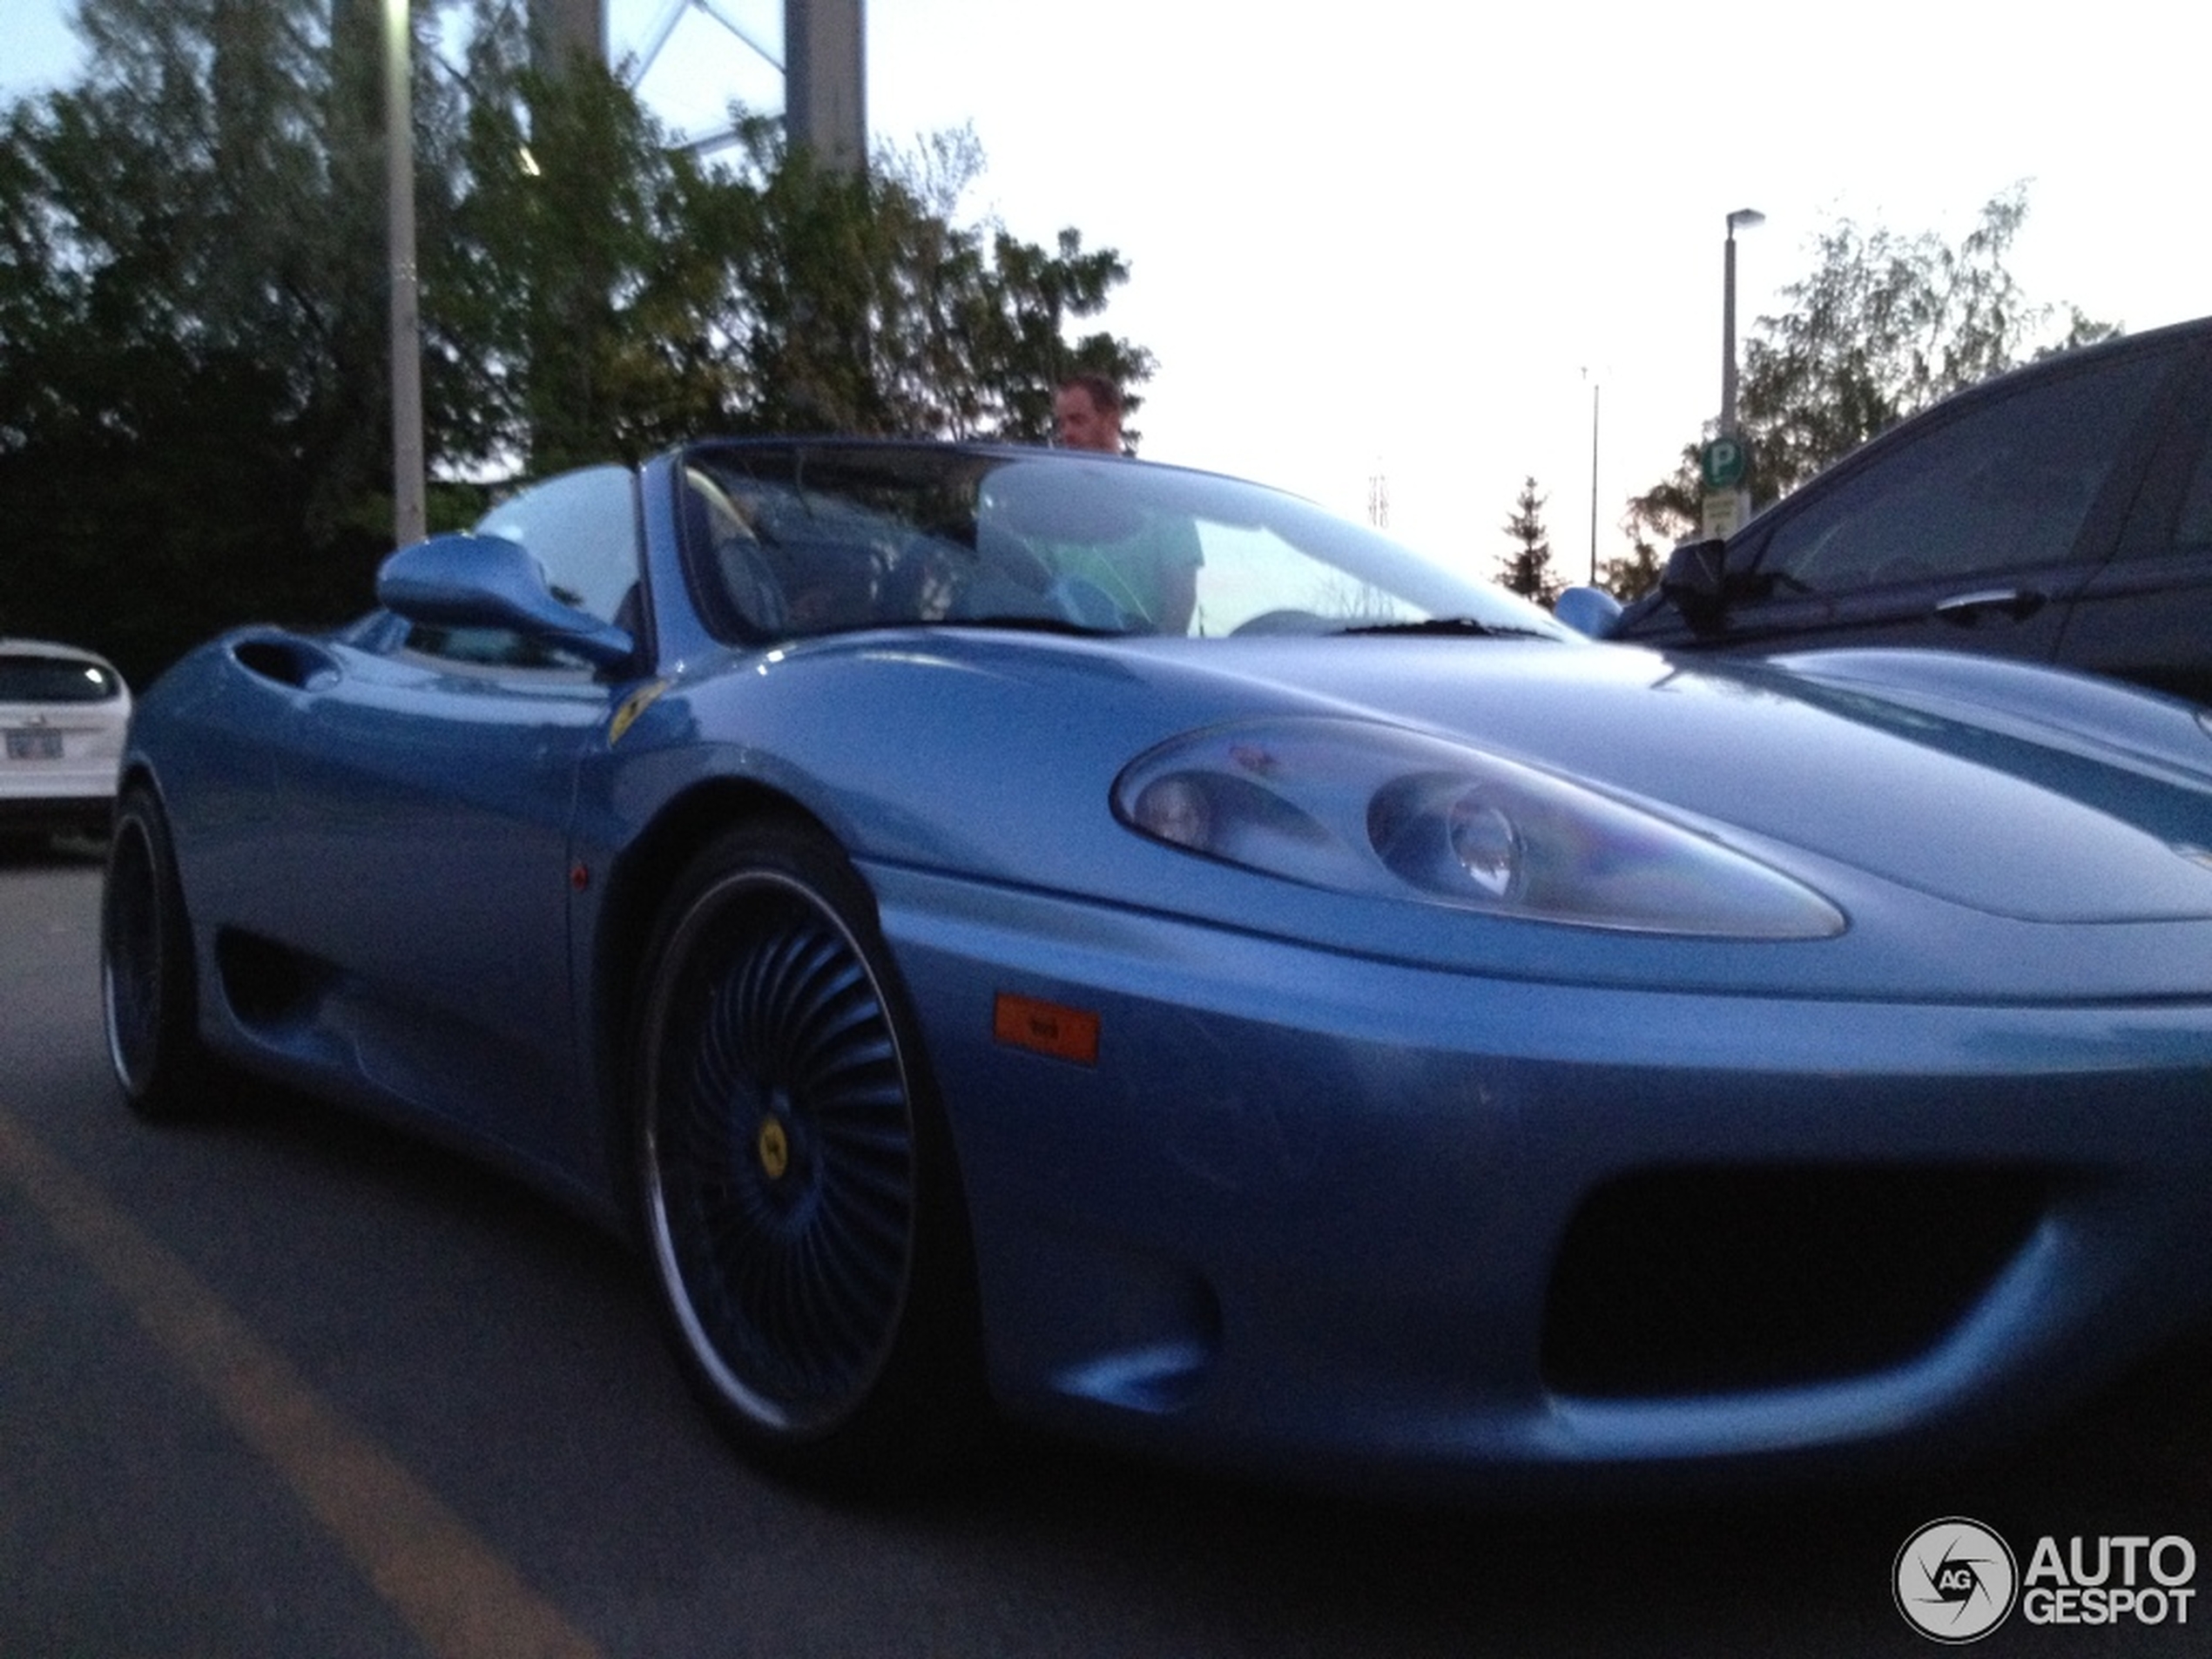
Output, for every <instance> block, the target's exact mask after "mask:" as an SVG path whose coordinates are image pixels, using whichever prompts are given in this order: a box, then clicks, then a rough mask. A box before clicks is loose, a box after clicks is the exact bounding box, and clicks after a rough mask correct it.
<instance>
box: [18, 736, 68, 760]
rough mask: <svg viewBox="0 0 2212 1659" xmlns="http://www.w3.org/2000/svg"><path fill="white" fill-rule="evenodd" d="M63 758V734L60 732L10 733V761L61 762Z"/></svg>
mask: <svg viewBox="0 0 2212 1659" xmlns="http://www.w3.org/2000/svg"><path fill="white" fill-rule="evenodd" d="M61 758H62V734H61V733H60V732H36V731H34V732H10V733H8V759H10V760H59V759H61Z"/></svg>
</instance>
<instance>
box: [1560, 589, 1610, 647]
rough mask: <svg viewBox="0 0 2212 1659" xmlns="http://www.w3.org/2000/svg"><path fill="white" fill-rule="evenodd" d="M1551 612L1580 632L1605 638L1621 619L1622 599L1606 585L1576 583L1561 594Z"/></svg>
mask: <svg viewBox="0 0 2212 1659" xmlns="http://www.w3.org/2000/svg"><path fill="white" fill-rule="evenodd" d="M1552 615H1553V616H1554V617H1558V618H1559V620H1560V621H1561V622H1563V623H1565V624H1567V625H1568V627H1569V628H1572V629H1573V630H1574V631H1575V632H1576V633H1578V634H1586V635H1588V637H1590V638H1592V639H1604V638H1607V637H1609V636H1610V635H1611V634H1612V632H1613V626H1614V624H1615V623H1617V622H1619V621H1620V620H1621V602H1620V601H1619V600H1618V599H1616V598H1615V597H1613V596H1612V595H1611V594H1609V593H1608V592H1607V591H1606V590H1604V589H1603V588H1591V587H1584V586H1581V585H1577V586H1575V587H1572V588H1569V589H1568V590H1567V591H1566V592H1564V593H1562V594H1561V595H1560V596H1559V601H1558V603H1557V604H1554V605H1553V606H1552Z"/></svg>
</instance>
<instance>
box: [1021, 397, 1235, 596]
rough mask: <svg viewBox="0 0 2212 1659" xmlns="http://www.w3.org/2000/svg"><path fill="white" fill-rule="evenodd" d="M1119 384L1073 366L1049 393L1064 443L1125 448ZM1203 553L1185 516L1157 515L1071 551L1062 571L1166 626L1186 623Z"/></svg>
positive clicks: (1116, 451)
mask: <svg viewBox="0 0 2212 1659" xmlns="http://www.w3.org/2000/svg"><path fill="white" fill-rule="evenodd" d="M1122 407H1123V405H1122V392H1121V388H1119V387H1117V386H1116V385H1115V384H1114V382H1113V381H1109V380H1108V379H1107V378H1106V377H1105V376H1104V375H1103V374H1070V375H1069V376H1068V378H1067V379H1065V380H1063V381H1061V382H1060V386H1059V388H1058V390H1057V391H1055V393H1054V395H1053V399H1052V424H1053V430H1054V433H1055V435H1056V436H1057V438H1058V441H1059V444H1060V447H1061V448H1063V449H1089V450H1094V451H1096V453H1098V454H1100V455H1125V454H1127V453H1128V449H1127V447H1126V445H1125V444H1124V443H1123V439H1122ZM1203 563H1205V556H1204V553H1203V552H1201V551H1200V550H1199V547H1198V535H1197V529H1196V528H1195V527H1193V526H1192V525H1191V524H1190V523H1189V522H1188V521H1185V520H1176V521H1172V522H1170V521H1165V520H1163V521H1159V522H1156V523H1153V524H1151V525H1149V526H1148V527H1146V528H1145V529H1143V530H1141V531H1139V532H1138V533H1137V534H1136V536H1131V537H1130V539H1129V540H1128V541H1126V542H1120V543H1113V544H1111V545H1109V546H1106V547H1101V548H1096V549H1092V550H1084V551H1083V552H1082V554H1081V555H1079V556H1078V555H1075V554H1074V553H1073V552H1072V551H1071V552H1070V553H1069V555H1067V556H1063V557H1062V559H1061V561H1060V569H1061V572H1062V574H1063V575H1067V576H1076V577H1082V578H1084V579H1085V580H1087V581H1089V582H1091V583H1094V584H1095V585H1096V586H1097V587H1099V588H1100V589H1102V590H1104V591H1105V593H1106V594H1107V595H1108V597H1110V598H1112V599H1113V601H1114V602H1115V603H1116V604H1117V605H1119V606H1120V607H1121V608H1122V609H1123V610H1124V611H1129V612H1133V613H1134V615H1133V616H1132V618H1131V619H1132V620H1136V619H1137V618H1139V617H1141V618H1142V619H1143V621H1144V622H1146V623H1148V624H1150V625H1151V626H1152V627H1153V628H1154V629H1156V630H1157V631H1159V632H1161V633H1163V634H1186V633H1188V632H1190V617H1191V613H1192V612H1193V611H1195V610H1197V604H1198V567H1199V566H1200V565H1201V564H1203Z"/></svg>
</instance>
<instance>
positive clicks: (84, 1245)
mask: <svg viewBox="0 0 2212 1659" xmlns="http://www.w3.org/2000/svg"><path fill="white" fill-rule="evenodd" d="M0 1177H5V1178H7V1179H9V1180H10V1181H12V1182H13V1183H14V1184H15V1185H16V1186H17V1187H18V1188H19V1189H21V1190H22V1192H23V1193H24V1197H27V1198H29V1199H30V1202H31V1204H33V1205H34V1206H36V1207H37V1210H38V1211H40V1213H41V1214H43V1215H44V1217H45V1218H46V1220H47V1222H48V1223H49V1224H50V1225H51V1226H52V1228H53V1230H54V1231H55V1233H56V1234H57V1236H58V1237H59V1238H61V1239H62V1240H63V1241H64V1243H66V1244H68V1245H69V1246H70V1247H71V1249H73V1250H74V1251H76V1252H77V1253H78V1255H79V1256H81V1257H82V1258H84V1260H85V1262H86V1263H87V1264H90V1265H91V1268H92V1270H93V1271H95V1272H96V1273H98V1275H99V1276H100V1278H102V1279H104V1280H105V1281H106V1283H107V1285H109V1287H110V1288H111V1289H112V1290H113V1291H115V1292H116V1293H117V1294H118V1295H119V1296H120V1297H121V1298H123V1300H124V1301H125V1303H126V1304H128V1305H129V1307H130V1309H131V1312H132V1315H133V1316H134V1317H135V1318H137V1319H138V1323H139V1324H140V1325H143V1326H144V1327H145V1330H146V1331H147V1332H148V1333H149V1334H151V1335H152V1338H153V1339H154V1340H155V1341H156V1342H157V1343H158V1344H159V1345H160V1346H161V1347H162V1348H163V1349H164V1350H165V1351H166V1352H167V1353H168V1355H169V1357H170V1358H171V1359H172V1360H174V1361H175V1362H176V1363H177V1364H178V1366H180V1367H181V1368H182V1369H183V1371H184V1372H185V1374H186V1375H187V1376H188V1377H190V1378H191V1379H192V1381H193V1382H194V1383H195V1384H197V1385H198V1386H199V1388H200V1389H201V1390H202V1391H203V1392H205V1393H206V1394H207V1395H208V1396H209V1397H210V1398H211V1399H213V1401H214V1402H215V1404H216V1406H218V1407H219V1409H220V1410H221V1411H222V1413H223V1414H224V1416H226V1418H228V1419H229V1420H230V1421H231V1423H232V1425H233V1427H235V1428H236V1429H237V1430H238V1432H239V1433H240V1434H241V1435H242V1436H244V1438H245V1439H246V1441H247V1442H248V1443H249V1444H251V1445H252V1446H253V1447H254V1449H256V1450H257V1451H259V1452H260V1453H261V1455H262V1456H264V1457H266V1459H268V1460H269V1461H270V1462H271V1463H273V1464H274V1465H275V1466H276V1468H277V1472H278V1473H279V1474H280V1475H281V1476H282V1477H283V1479H284V1480H285V1482H286V1484H287V1485H288V1486H289V1487H291V1488H292V1489H293V1492H294V1493H296V1494H298V1495H299V1497H300V1501H302V1502H304V1503H305V1504H306V1505H307V1507H308V1509H309V1510H310V1511H312V1512H313V1513H314V1516H315V1518H316V1519H317V1520H318V1521H320V1522H321V1523H322V1525H323V1527H324V1529H325V1530H326V1531H327V1532H328V1533H329V1534H331V1535H332V1536H333V1537H334V1539H335V1540H336V1541H337V1542H338V1544H339V1546H340V1548H342V1549H343V1550H344V1551H345V1552H346V1554H347V1555H348V1556H350V1557H351V1558H352V1559H353V1561H354V1565H355V1566H357V1567H358V1568H360V1569H361V1572H362V1573H363V1574H364V1575H366V1576H367V1577H368V1581H369V1582H370V1583H371V1584H373V1585H374V1587H375V1588H376V1593H377V1594H378V1595H381V1596H382V1597H383V1598H384V1600H385V1601H386V1602H389V1603H390V1604H391V1606H392V1608H393V1609H394V1611H395V1612H396V1613H397V1614H398V1615H400V1617H401V1619H402V1620H404V1621H405V1622H407V1624H408V1628H409V1629H412V1630H413V1631H414V1632H415V1635H417V1636H418V1637H419V1638H420V1639H421V1642H422V1643H423V1645H424V1646H425V1647H426V1648H428V1649H429V1650H430V1652H431V1653H432V1654H433V1655H435V1656H436V1659H526V1656H527V1659H597V1655H598V1653H599V1649H598V1648H597V1646H596V1645H595V1644H594V1643H593V1642H591V1641H590V1638H588V1637H587V1636H585V1635H583V1633H582V1632H580V1631H578V1630H577V1629H576V1628H575V1627H574V1626H572V1625H570V1623H569V1622H568V1621H567V1620H566V1619H565V1618H563V1616H562V1615H561V1612H560V1610H559V1609H558V1608H556V1607H555V1606H554V1605H553V1604H552V1603H551V1602H549V1601H547V1600H546V1599H545V1598H544V1597H543V1596H542V1595H538V1594H537V1592H536V1591H535V1590H533V1589H531V1588H529V1585H527V1584H525V1583H524V1582H523V1580H522V1578H521V1576H520V1575H518V1574H517V1573H516V1571H515V1569H514V1568H513V1567H512V1566H510V1565H509V1563H508V1562H507V1561H504V1560H502V1558H501V1557H500V1556H499V1555H498V1554H496V1552H494V1551H493V1550H492V1549H491V1548H490V1547H489V1545H487V1544H486V1543H485V1542H484V1541H482V1539H480V1538H478V1537H477V1536H476V1534H475V1533H474V1532H472V1531H471V1530H470V1529H469V1526H468V1524H467V1523H466V1522H465V1521H462V1519H461V1518H460V1517H459V1516H458V1515H456V1514H454V1513H453V1511H452V1510H450V1509H448V1508H447V1507H446V1506H445V1505H444V1504H443V1503H442V1502H440V1501H439V1500H438V1498H437V1496H436V1494H434V1493H432V1492H431V1491H430V1490H429V1489H428V1487H425V1486H423V1485H422V1484H421V1482H420V1481H419V1480H415V1477H414V1476H413V1475H411V1474H408V1471H407V1470H406V1468H405V1467H402V1466H401V1464H400V1463H399V1462H398V1461H397V1460H395V1459H393V1458H392V1457H390V1456H388V1454H387V1453H385V1452H384V1451H383V1449H382V1448H381V1447H379V1446H377V1444H376V1443H375V1442H374V1440H371V1439H369V1438H368V1436H367V1435H366V1434H364V1433H361V1430H360V1429H358V1428H356V1427H354V1425H353V1424H351V1423H350V1422H348V1421H347V1420H346V1418H345V1416H344V1415H343V1413H341V1412H339V1410H338V1409H337V1408H336V1407H335V1406H333V1405H331V1404H330V1402H329V1401H327V1400H326V1399H323V1398H322V1396H321V1395H320V1394H318V1393H316V1392H315V1391H314V1389H313V1388H312V1387H310V1386H308V1385H307V1382H306V1381H305V1379H302V1378H301V1377H300V1374H299V1373H298V1372H296V1371H294V1370H293V1368H292V1366H290V1365H289V1364H288V1363H287V1361H286V1360H285V1359H284V1358H283V1357H282V1356H281V1355H280V1354H279V1353H277V1352H275V1351H274V1350H273V1349H272V1348H270V1347H269V1346H268V1345H266V1344H265V1343H263V1342H262V1341H261V1340H260V1339H259V1338H258V1337H256V1336H255V1335H254V1333H253V1330H252V1328H251V1327H250V1326H249V1325H246V1321H245V1320H243V1319H242V1318H239V1316H238V1315H237V1314H235V1313H233V1312H232V1311H231V1310H230V1308H229V1307H228V1306H227V1305H226V1304H225V1303H224V1302H223V1300H222V1299H221V1298H219V1297H218V1296H216V1295H215V1293H214V1292H213V1291H210V1290H208V1289H207V1288H206V1286H205V1285H202V1284H201V1283H200V1282H199V1279H197V1278H194V1277H193V1276H192V1271H191V1270H190V1269H189V1268H187V1267H186V1266H185V1264H184V1263H183V1262H182V1261H181V1260H179V1258H177V1257H176V1256H175V1255H173V1254H172V1253H171V1252H170V1251H168V1250H167V1249H166V1248H165V1247H164V1246H163V1245H162V1244H159V1243H158V1242H157V1241H156V1240H155V1239H153V1238H151V1237H149V1236H148V1235H147V1234H145V1233H144V1232H142V1231H139V1230H138V1228H137V1227H136V1226H134V1225H133V1224H132V1222H131V1221H130V1219H129V1218H128V1217H126V1216H125V1215H124V1214H123V1212H122V1211H119V1210H118V1209H116V1208H115V1206H114V1205H113V1204H110V1203H109V1202H108V1201H107V1200H106V1199H105V1198H104V1197H101V1196H100V1194H99V1192H98V1190H96V1189H95V1188H94V1187H93V1186H92V1185H91V1184H89V1183H88V1182H86V1181H84V1179H83V1178H82V1177H79V1176H78V1174H77V1173H76V1172H75V1171H74V1170H71V1168H70V1167H69V1166H68V1164H66V1163H64V1162H63V1161H62V1160H61V1159H60V1158H58V1157H55V1156H54V1154H52V1153H51V1152H50V1151H48V1150H46V1148H45V1147H44V1146H43V1145H41V1144H40V1143H39V1142H38V1141H37V1138H36V1137H35V1136H32V1135H31V1133H30V1131H29V1130H27V1129H25V1128H24V1126H23V1124H22V1123H20V1122H19V1121H17V1119H16V1118H15V1117H14V1116H12V1115H11V1114H10V1113H9V1112H8V1111H7V1110H6V1109H4V1108H0Z"/></svg>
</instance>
